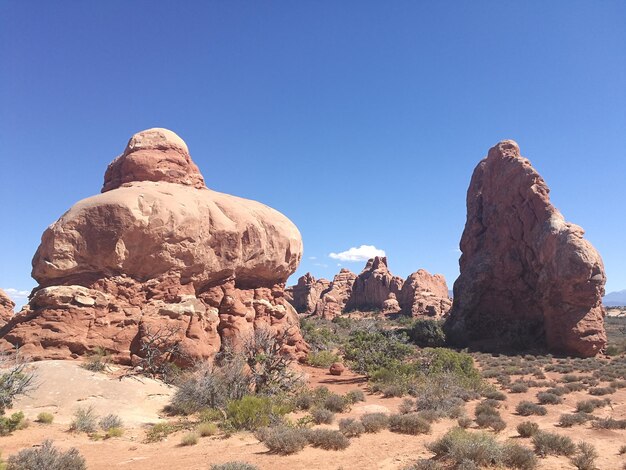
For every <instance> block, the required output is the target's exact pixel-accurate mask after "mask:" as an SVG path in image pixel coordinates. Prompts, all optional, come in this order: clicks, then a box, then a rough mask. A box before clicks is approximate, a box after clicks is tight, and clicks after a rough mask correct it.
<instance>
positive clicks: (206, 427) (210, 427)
mask: <svg viewBox="0 0 626 470" xmlns="http://www.w3.org/2000/svg"><path fill="white" fill-rule="evenodd" d="M218 431H219V428H218V427H217V424H215V423H209V422H203V423H200V424H198V426H196V432H197V433H198V434H199V435H200V437H209V436H215V435H216V434H217V433H218Z"/></svg>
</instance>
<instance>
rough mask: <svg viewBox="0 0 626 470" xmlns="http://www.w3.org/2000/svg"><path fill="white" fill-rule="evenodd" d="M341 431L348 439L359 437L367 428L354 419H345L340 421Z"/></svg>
mask: <svg viewBox="0 0 626 470" xmlns="http://www.w3.org/2000/svg"><path fill="white" fill-rule="evenodd" d="M339 431H340V432H341V433H342V434H343V435H344V436H346V437H359V436H360V435H361V434H363V433H364V432H365V426H363V423H361V422H360V421H357V420H355V419H353V418H344V419H342V420H340V421H339Z"/></svg>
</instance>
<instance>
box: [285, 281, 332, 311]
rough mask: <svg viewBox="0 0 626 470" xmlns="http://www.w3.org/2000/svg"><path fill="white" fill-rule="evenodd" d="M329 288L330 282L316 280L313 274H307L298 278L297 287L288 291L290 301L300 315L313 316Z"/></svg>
mask: <svg viewBox="0 0 626 470" xmlns="http://www.w3.org/2000/svg"><path fill="white" fill-rule="evenodd" d="M329 286H330V281H329V280H327V279H315V278H314V277H313V276H312V275H311V273H306V274H305V275H304V276H300V277H299V278H298V283H297V284H296V285H295V286H292V287H290V288H289V289H288V291H289V295H290V298H289V301H290V302H291V304H292V305H293V306H294V308H295V309H296V311H297V312H298V313H305V314H311V313H313V312H315V308H316V307H317V302H318V301H319V299H320V298H321V296H322V292H324V291H325V290H326V289H328V288H329Z"/></svg>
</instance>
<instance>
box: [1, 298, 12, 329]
mask: <svg viewBox="0 0 626 470" xmlns="http://www.w3.org/2000/svg"><path fill="white" fill-rule="evenodd" d="M14 308H15V302H13V301H12V300H11V298H10V297H9V296H8V295H7V293H6V292H4V291H3V290H2V289H0V326H2V325H5V324H6V323H7V322H9V321H10V320H11V318H13V309H14Z"/></svg>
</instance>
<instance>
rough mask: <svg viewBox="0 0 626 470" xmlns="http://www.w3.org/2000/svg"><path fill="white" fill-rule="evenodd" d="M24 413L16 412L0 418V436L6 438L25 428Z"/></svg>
mask: <svg viewBox="0 0 626 470" xmlns="http://www.w3.org/2000/svg"><path fill="white" fill-rule="evenodd" d="M26 425H27V424H26V420H25V419H24V413H22V412H21V411H18V412H17V413H13V414H12V415H11V416H8V417H7V416H0V436H8V435H9V434H11V433H12V432H13V431H16V430H18V429H23V428H24V427H26Z"/></svg>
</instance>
